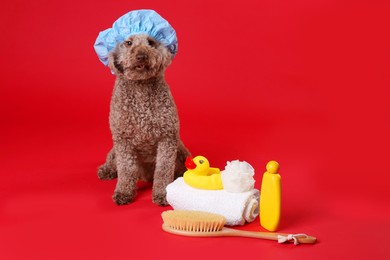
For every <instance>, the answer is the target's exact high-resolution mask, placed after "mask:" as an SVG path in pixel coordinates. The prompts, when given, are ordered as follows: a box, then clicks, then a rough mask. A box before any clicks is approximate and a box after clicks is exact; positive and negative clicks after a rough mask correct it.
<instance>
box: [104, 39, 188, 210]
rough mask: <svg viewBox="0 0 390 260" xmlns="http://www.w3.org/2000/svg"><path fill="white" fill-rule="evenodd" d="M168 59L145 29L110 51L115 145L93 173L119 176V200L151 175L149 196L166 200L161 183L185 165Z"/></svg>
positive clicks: (131, 194)
mask: <svg viewBox="0 0 390 260" xmlns="http://www.w3.org/2000/svg"><path fill="white" fill-rule="evenodd" d="M171 61H172V54H171V53H170V52H169V51H168V49H167V48H166V47H164V46H162V45H160V44H159V43H158V42H156V41H155V40H154V39H152V38H150V37H149V36H147V35H136V36H132V37H130V38H129V39H127V40H126V41H125V42H123V43H120V44H118V46H117V47H116V48H115V50H114V51H113V52H112V53H111V54H110V58H109V66H110V68H111V69H112V70H113V71H114V72H115V74H116V76H117V78H116V81H115V86H114V91H113V95H112V98H111V106H110V129H111V133H112V137H113V143H114V146H113V148H112V149H111V151H110V152H109V153H108V155H107V159H106V163H105V164H103V165H101V166H100V167H99V169H98V177H99V178H100V179H113V178H116V177H117V178H118V181H117V185H116V188H115V192H114V195H113V200H114V201H115V202H116V203H117V204H118V205H123V204H128V203H130V202H132V201H133V200H134V198H135V196H136V188H137V181H138V180H144V181H153V191H152V200H153V202H154V203H156V204H158V205H166V204H167V201H166V198H165V197H166V190H165V188H166V186H167V185H168V184H169V183H171V182H172V181H173V180H174V178H175V177H178V176H181V175H182V174H183V173H184V171H185V167H184V161H185V158H186V157H187V156H188V155H189V152H188V150H187V149H186V148H185V147H184V145H183V143H182V142H181V140H180V137H179V119H178V115H177V110H176V105H175V103H174V101H173V98H172V95H171V92H170V90H169V86H168V85H167V83H166V82H165V79H164V72H165V69H166V68H167V67H168V66H169V65H170V63H171Z"/></svg>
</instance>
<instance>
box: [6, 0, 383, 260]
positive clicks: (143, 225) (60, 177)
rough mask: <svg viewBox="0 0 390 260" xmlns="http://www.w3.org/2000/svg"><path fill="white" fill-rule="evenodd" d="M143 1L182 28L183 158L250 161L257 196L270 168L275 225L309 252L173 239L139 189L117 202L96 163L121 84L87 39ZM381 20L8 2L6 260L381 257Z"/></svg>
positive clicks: (234, 4)
mask: <svg viewBox="0 0 390 260" xmlns="http://www.w3.org/2000/svg"><path fill="white" fill-rule="evenodd" d="M140 8H150V9H155V10H156V11H157V12H159V13H160V14H161V15H162V16H163V17H165V18H166V19H167V20H168V21H169V22H170V23H171V24H172V25H173V27H174V28H175V29H176V32H177V34H178V39H179V53H178V55H177V57H176V58H175V60H174V62H173V64H172V65H171V67H170V68H169V69H168V71H167V75H166V78H167V81H168V83H169V84H170V86H171V89H172V92H173V95H174V97H175V100H176V103H177V106H178V108H179V115H180V119H181V136H182V139H183V141H184V142H185V144H186V145H187V146H188V148H189V149H190V150H191V152H192V154H193V155H198V154H202V155H205V156H206V157H208V158H209V160H210V161H211V163H212V164H213V165H214V166H216V167H220V168H224V166H225V164H226V161H228V160H235V159H240V160H245V161H247V162H249V163H250V164H252V165H253V166H254V168H255V169H256V176H255V179H256V180H257V182H256V187H260V182H261V176H262V173H263V172H264V170H265V164H266V163H267V162H268V161H269V160H271V159H275V160H277V161H279V163H280V164H281V169H280V174H281V176H282V182H283V218H282V223H281V227H280V231H281V232H286V233H302V232H304V233H307V234H310V235H313V236H317V237H318V243H317V244H315V245H302V246H298V247H295V246H293V245H291V244H289V245H279V244H277V243H276V242H273V241H261V240H255V239H245V238H213V239H211V238H207V239H206V238H205V239H200V238H186V237H180V236H174V235H170V234H167V233H165V232H163V231H162V230H161V224H162V220H161V217H160V214H161V212H163V211H164V210H167V209H170V207H165V208H164V207H159V206H156V205H154V204H153V203H152V202H151V189H150V186H148V185H141V187H140V191H139V195H138V197H137V200H136V201H135V202H134V203H133V204H131V205H127V206H123V207H118V206H116V205H115V204H114V203H113V202H112V200H111V194H112V192H113V190H114V187H115V183H116V181H99V180H98V179H97V177H96V169H97V166H98V165H99V164H101V163H103V162H104V159H105V156H106V153H107V152H108V150H109V149H110V147H111V135H110V132H109V128H108V112H109V102H110V96H111V92H112V87H113V83H114V77H113V76H112V75H111V74H110V72H109V70H108V69H107V68H106V67H104V66H103V65H102V64H101V63H100V61H99V60H98V59H97V57H96V55H95V53H94V50H93V43H94V41H95V39H96V36H97V35H98V33H99V31H101V30H104V29H106V28H108V27H110V26H111V24H112V22H113V21H115V20H116V19H117V18H118V17H119V16H121V15H123V14H124V13H126V12H128V11H130V10H134V9H140ZM389 12H390V4H389V3H388V2H387V1H375V0H370V1H368V0H367V1H343V0H337V1H322V0H319V1H311V0H298V1H281V0H273V1H270V0H269V1H259V0H253V1H249V0H241V1H97V0H95V1H74V0H69V1H49V0H36V1H27V0H14V1H6V2H5V3H2V8H1V9H0V19H1V23H0V32H1V40H0V47H1V51H2V62H1V63H0V66H1V70H0V71H1V77H0V86H1V90H0V106H1V110H0V111H1V112H0V113H1V114H0V116H1V117H0V119H1V129H0V142H1V143H0V147H1V149H0V153H1V154H0V158H1V159H0V160H1V164H0V165H1V167H0V171H1V182H0V258H1V259H161V258H162V257H167V258H171V259H183V258H188V257H189V258H191V259H217V258H218V259H223V258H225V259H249V258H253V259H283V258H289V259H298V258H299V259H302V258H303V259H308V258H309V257H313V258H314V259H358V258H361V259H368V258H370V259H385V258H388V257H389V256H390V253H389V250H388V248H387V247H388V245H387V239H388V234H389V233H390V210H389V192H388V183H389V182H388V179H389V178H388V177H387V176H388V173H389V171H388V167H387V166H388V165H387V164H388V161H389V160H388V157H389V150H388V149H389V146H390V144H389V137H388V135H389V128H390V123H389V122H390V120H389V119H390V109H389V103H388V102H389V97H390V95H389V93H390V91H389V86H390V77H389V69H390V62H389V61H390V51H389V46H390V36H389V26H390V21H389ZM242 229H246V230H258V231H263V229H262V228H261V227H260V226H259V224H258V219H256V221H255V222H254V223H251V224H249V225H246V226H244V227H242Z"/></svg>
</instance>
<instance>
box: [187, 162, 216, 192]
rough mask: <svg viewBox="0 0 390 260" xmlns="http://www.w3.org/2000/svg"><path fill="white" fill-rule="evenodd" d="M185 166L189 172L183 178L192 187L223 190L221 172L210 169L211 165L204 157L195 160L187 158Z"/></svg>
mask: <svg viewBox="0 0 390 260" xmlns="http://www.w3.org/2000/svg"><path fill="white" fill-rule="evenodd" d="M185 166H186V168H187V171H186V172H185V173H184V175H183V178H184V181H185V183H187V184H188V185H190V186H191V187H194V188H197V189H203V190H222V189H223V185H222V179H221V171H220V170H219V169H218V168H213V167H210V163H209V161H208V160H207V158H206V157H204V156H201V155H199V156H196V157H195V158H193V159H192V158H191V157H187V159H186V162H185Z"/></svg>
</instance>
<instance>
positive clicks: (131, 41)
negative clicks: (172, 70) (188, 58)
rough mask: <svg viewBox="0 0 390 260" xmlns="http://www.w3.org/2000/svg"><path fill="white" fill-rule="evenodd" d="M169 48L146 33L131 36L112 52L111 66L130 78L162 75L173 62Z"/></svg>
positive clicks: (118, 72) (116, 72) (140, 78)
mask: <svg viewBox="0 0 390 260" xmlns="http://www.w3.org/2000/svg"><path fill="white" fill-rule="evenodd" d="M172 58H173V55H172V54H171V53H170V52H169V51H168V49H167V48H166V47H165V46H163V45H162V44H160V43H159V42H157V41H156V40H154V39H153V38H152V37H150V36H148V35H146V34H138V35H134V36H131V37H129V38H128V39H127V40H125V41H124V42H122V43H119V44H118V45H117V46H116V48H115V49H114V51H113V52H111V53H110V58H109V67H110V68H111V70H113V71H114V72H115V74H116V75H117V76H123V77H125V78H126V79H128V80H146V79H150V78H153V77H156V76H159V75H162V74H163V73H164V71H165V69H166V68H167V67H168V66H169V64H171V61H172Z"/></svg>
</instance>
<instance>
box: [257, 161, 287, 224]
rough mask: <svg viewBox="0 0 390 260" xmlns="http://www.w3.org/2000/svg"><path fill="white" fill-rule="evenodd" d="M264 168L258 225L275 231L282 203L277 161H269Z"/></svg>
mask: <svg viewBox="0 0 390 260" xmlns="http://www.w3.org/2000/svg"><path fill="white" fill-rule="evenodd" d="M266 168H267V171H266V172H265V173H264V175H263V180H262V182H261V191H260V212H259V215H260V225H261V226H262V227H263V228H265V229H267V230H269V231H276V230H277V229H278V227H279V222H280V216H281V205H282V187H281V177H280V175H279V173H278V171H279V163H277V162H276V161H269V162H268V163H267V166H266Z"/></svg>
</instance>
